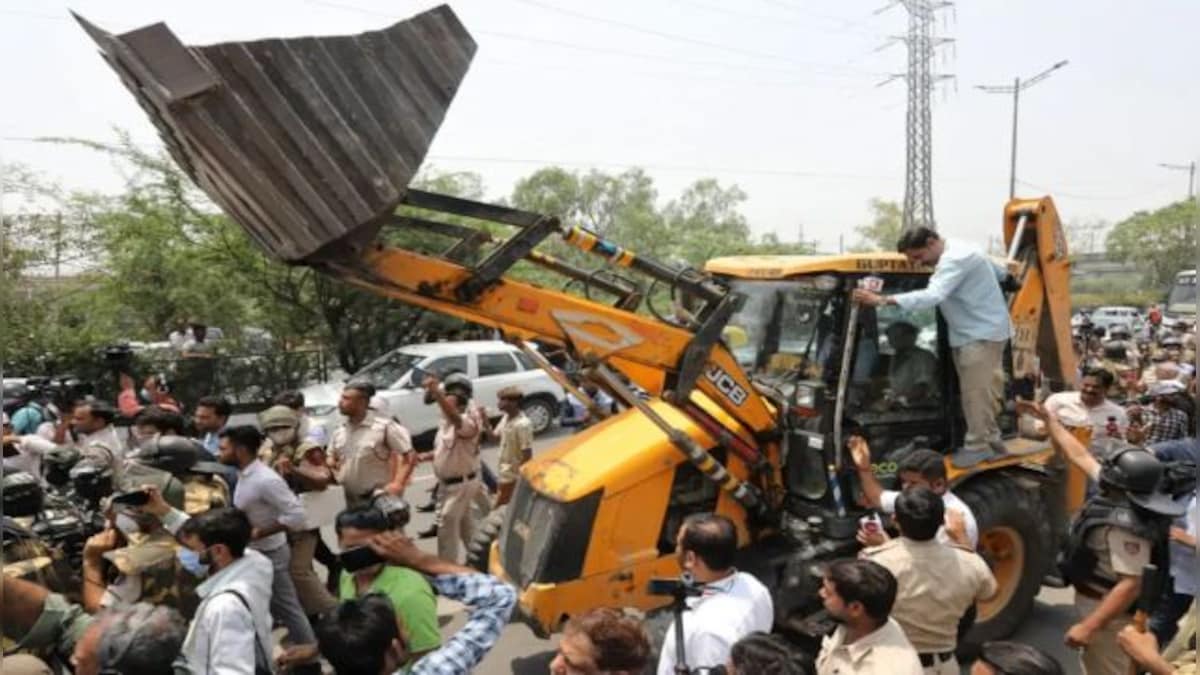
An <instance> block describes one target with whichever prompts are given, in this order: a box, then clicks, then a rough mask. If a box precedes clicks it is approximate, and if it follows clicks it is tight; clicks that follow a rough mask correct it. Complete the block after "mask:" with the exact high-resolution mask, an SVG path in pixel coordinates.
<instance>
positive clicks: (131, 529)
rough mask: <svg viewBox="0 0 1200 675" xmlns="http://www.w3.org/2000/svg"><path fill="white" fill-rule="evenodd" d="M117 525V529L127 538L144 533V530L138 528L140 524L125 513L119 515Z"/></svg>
mask: <svg viewBox="0 0 1200 675" xmlns="http://www.w3.org/2000/svg"><path fill="white" fill-rule="evenodd" d="M115 524H116V526H117V529H118V530H120V531H121V533H122V534H124V535H126V536H129V535H131V534H137V533H139V532H141V531H142V528H140V527H138V522H137V521H136V520H134V519H133V518H131V517H129V516H127V515H125V514H124V513H118V514H117V519H116V523H115Z"/></svg>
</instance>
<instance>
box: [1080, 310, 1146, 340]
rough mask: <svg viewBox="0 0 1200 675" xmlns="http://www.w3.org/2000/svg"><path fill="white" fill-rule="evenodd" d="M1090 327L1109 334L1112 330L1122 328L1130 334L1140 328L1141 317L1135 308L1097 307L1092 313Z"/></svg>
mask: <svg viewBox="0 0 1200 675" xmlns="http://www.w3.org/2000/svg"><path fill="white" fill-rule="evenodd" d="M1091 318H1092V325H1093V326H1095V327H1098V328H1103V329H1104V331H1105V332H1106V333H1111V332H1112V329H1113V328H1116V327H1117V326H1124V327H1125V329H1126V330H1128V331H1129V332H1130V334H1134V333H1136V332H1137V331H1138V330H1139V329H1140V328H1141V327H1142V315H1141V313H1140V312H1139V311H1138V309H1137V307H1098V308H1096V309H1095V310H1094V311H1093V312H1092V316H1091Z"/></svg>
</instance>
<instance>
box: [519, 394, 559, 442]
mask: <svg viewBox="0 0 1200 675" xmlns="http://www.w3.org/2000/svg"><path fill="white" fill-rule="evenodd" d="M521 410H522V411H523V412H524V413H525V416H526V417H528V418H529V421H530V422H532V423H533V433H534V435H541V434H543V433H545V432H547V431H549V430H550V428H551V427H553V426H554V420H555V418H557V417H558V404H557V403H555V402H554V401H552V400H551V399H548V398H544V397H542V396H537V397H533V398H527V399H525V401H524V402H523V403H521Z"/></svg>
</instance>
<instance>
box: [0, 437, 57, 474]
mask: <svg viewBox="0 0 1200 675" xmlns="http://www.w3.org/2000/svg"><path fill="white" fill-rule="evenodd" d="M14 445H15V446H16V448H17V454H16V455H14V456H12V457H5V458H4V470H5V472H10V471H28V472H29V473H31V474H33V476H34V477H35V478H37V479H38V480H41V478H42V457H44V456H45V454H46V453H47V452H49V451H50V450H53V449H54V447H55V445H54V443H52V442H50V441H48V440H46V439H44V438H42V437H41V436H37V435H32V434H31V435H27V436H20V437H18V438H17V442H16V443H15V444H14Z"/></svg>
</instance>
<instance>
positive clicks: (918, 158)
mask: <svg viewBox="0 0 1200 675" xmlns="http://www.w3.org/2000/svg"><path fill="white" fill-rule="evenodd" d="M896 4H900V5H903V6H904V9H905V10H907V11H908V34H907V35H904V36H895V37H893V38H892V39H891V40H890V41H889V43H888V44H892V43H895V42H904V43H905V45H906V46H907V47H908V72H906V73H905V74H903V75H893V76H892V77H890V78H888V79H887V80H885V81H884V82H883V84H886V83H887V82H891V81H892V80H896V79H900V78H904V80H905V82H906V83H907V85H908V109H907V112H906V115H905V119H906V125H905V126H906V138H907V143H906V149H905V172H904V221H903V222H904V229H905V230H909V229H912V228H914V227H920V226H925V227H935V223H934V219H933V115H932V113H931V110H930V105H931V104H930V99H931V98H932V95H933V89H934V87H935V86H936V84H937V82H938V81H940V80H946V79H950V78H952V77H953V75H939V74H937V73H935V72H934V69H933V57H934V52H935V51H936V50H937V48H938V47H939V46H941V45H944V44H947V43H949V42H953V39H952V38H947V37H938V36H937V35H936V32H935V30H934V15H935V13H936V12H937V11H939V10H942V9H945V8H947V7H950V6H951V5H952V4H953V3H951V2H946V1H944V0H898V2H894V3H892V4H891V5H888V6H887V7H884V8H883V9H889V8H890V7H893V6H895V5H896ZM880 11H883V10H880Z"/></svg>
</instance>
